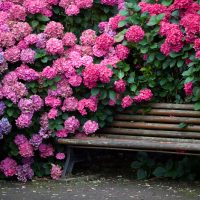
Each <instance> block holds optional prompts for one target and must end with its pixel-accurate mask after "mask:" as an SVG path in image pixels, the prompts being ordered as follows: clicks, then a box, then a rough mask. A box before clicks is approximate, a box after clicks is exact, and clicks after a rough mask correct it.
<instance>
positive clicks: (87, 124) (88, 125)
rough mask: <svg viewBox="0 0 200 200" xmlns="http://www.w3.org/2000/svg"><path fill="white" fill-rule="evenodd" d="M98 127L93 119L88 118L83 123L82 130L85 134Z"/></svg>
mask: <svg viewBox="0 0 200 200" xmlns="http://www.w3.org/2000/svg"><path fill="white" fill-rule="evenodd" d="M98 129H99V125H98V123H97V122H95V121H91V120H88V121H86V122H85V124H84V125H83V131H84V133H85V134H86V135H90V134H92V133H95V132H96V131H97V130H98Z"/></svg>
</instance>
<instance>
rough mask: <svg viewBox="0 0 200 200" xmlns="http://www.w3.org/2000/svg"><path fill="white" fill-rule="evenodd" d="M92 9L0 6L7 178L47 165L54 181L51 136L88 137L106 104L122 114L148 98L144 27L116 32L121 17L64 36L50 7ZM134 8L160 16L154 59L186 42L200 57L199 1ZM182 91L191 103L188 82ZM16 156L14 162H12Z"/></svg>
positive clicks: (0, 110) (53, 3) (65, 1)
mask: <svg viewBox="0 0 200 200" xmlns="http://www.w3.org/2000/svg"><path fill="white" fill-rule="evenodd" d="M100 3H101V4H105V5H109V6H118V9H119V10H121V9H122V10H123V9H125V2H124V0H101V1H100ZM93 4H94V2H93V0H34V1H33V0H22V1H21V0H15V1H10V0H4V1H3V2H1V3H0V74H1V77H2V78H1V80H0V100H1V101H0V115H1V116H2V117H3V118H2V119H1V120H0V138H3V136H4V135H7V134H8V133H10V132H11V127H12V126H13V127H15V129H14V130H13V132H12V133H10V134H9V135H8V137H9V136H10V135H11V136H12V137H13V138H14V141H11V142H10V141H9V142H7V141H5V142H7V143H6V145H7V146H12V149H13V151H12V153H9V155H11V156H6V154H5V155H3V160H2V161H0V172H1V173H3V174H4V175H5V176H6V177H11V176H16V177H17V179H18V180H20V181H23V182H25V181H27V180H29V179H31V178H32V177H33V175H34V174H36V175H37V172H36V171H33V169H35V167H33V162H38V163H39V164H40V163H45V161H47V162H46V163H45V164H44V166H42V167H41V169H42V168H45V170H46V171H48V170H49V175H51V177H52V178H53V179H55V180H57V179H59V177H60V176H61V174H62V167H61V166H60V164H61V161H62V160H63V159H65V154H64V153H63V152H62V148H57V146H56V145H55V144H54V143H53V142H52V138H54V137H58V138H66V137H71V136H77V137H78V136H79V135H81V136H84V137H86V136H89V135H91V134H93V133H95V132H96V131H97V130H98V129H100V128H101V127H103V125H104V121H106V118H107V115H106V114H105V113H103V112H104V110H103V109H104V108H106V109H107V108H108V109H110V110H109V111H110V112H111V110H113V109H112V108H110V107H111V106H120V107H122V108H123V109H125V108H128V107H130V106H132V105H134V106H137V104H139V103H145V102H149V101H150V100H152V98H153V96H154V94H153V93H154V91H155V89H154V88H153V86H152V85H153V84H151V85H150V84H148V83H147V82H148V80H146V81H143V80H142V78H141V76H142V75H143V74H145V77H149V76H151V75H152V74H153V73H154V71H153V70H154V66H151V65H149V66H148V67H149V68H148V70H146V69H145V68H144V67H143V65H145V64H146V63H148V62H149V60H151V58H152V55H151V53H152V52H153V49H154V46H153V44H152V46H151V47H149V46H148V50H147V51H146V49H145V48H143V49H142V50H141V51H140V50H139V45H142V44H144V43H145V42H146V40H147V39H151V38H150V36H149V33H148V32H147V31H146V28H145V26H146V24H145V25H144V23H141V24H139V23H138V22H135V23H134V21H133V22H131V23H132V24H131V23H130V24H129V23H128V24H126V25H125V26H121V25H120V22H122V24H123V23H124V22H126V20H128V19H129V18H127V17H126V16H121V14H120V13H121V12H120V13H115V15H114V16H113V17H111V18H110V19H108V21H103V22H100V23H99V25H98V27H99V32H97V31H94V30H92V29H86V30H84V31H83V32H82V33H81V34H80V36H78V35H76V34H75V33H73V32H70V31H66V26H65V24H63V21H62V20H60V19H57V18H56V17H55V18H54V16H53V15H54V12H55V10H56V9H55V8H58V9H60V8H61V9H64V12H65V14H66V15H68V16H73V15H78V14H79V13H80V10H81V9H88V8H91V7H92V5H93ZM138 6H139V7H141V12H140V14H142V13H145V12H148V13H149V14H150V17H153V16H156V15H159V14H165V16H164V17H163V19H162V20H161V22H160V26H159V30H158V35H156V39H158V40H159V39H160V38H161V39H162V40H160V41H159V45H160V44H161V47H160V46H159V53H158V56H160V54H161V53H162V54H161V55H165V57H166V56H170V54H171V53H172V52H175V53H178V52H181V51H182V50H183V49H184V47H185V45H188V44H189V45H191V46H192V47H191V48H193V51H194V52H196V58H200V39H199V33H200V28H199V27H200V18H199V14H198V11H199V9H200V6H199V4H198V3H196V2H193V1H192V0H181V1H180V0H179V1H178V0H175V1H174V2H173V3H172V4H171V5H170V6H164V5H162V4H159V3H151V4H150V3H147V2H145V1H142V2H140V3H139V4H138ZM176 10H179V11H180V22H179V23H173V22H171V21H170V16H171V15H172V13H173V14H174V12H175V11H176ZM134 12H136V11H134ZM122 13H123V12H122ZM130 13H131V14H133V13H132V12H130ZM123 15H124V14H123ZM134 15H135V14H134ZM45 16H46V17H45ZM61 16H62V15H61ZM47 17H50V18H47ZM51 17H52V18H51ZM37 19H40V20H38V21H37ZM51 19H54V20H55V21H53V20H51ZM59 20H60V21H59ZM148 20H149V18H148ZM191 21H192V22H193V23H191ZM163 39H164V42H163ZM133 46H136V52H134V51H135V50H134V51H133V49H132V47H133ZM137 47H138V49H137ZM149 49H151V50H149ZM151 51H152V52H151ZM149 52H150V54H148V53H149ZM187 53H188V52H187ZM135 54H137V56H135V57H134V59H132V58H133V55H135ZM156 56H157V55H154V57H156ZM140 57H141V58H142V59H141V60H140ZM156 59H157V58H156ZM159 59H160V60H162V59H163V58H162V56H160V57H159V58H158V59H157V60H159ZM184 59H185V58H184ZM157 60H156V61H157ZM125 62H127V63H128V64H127V63H125ZM186 62H187V63H188V65H189V63H192V62H193V58H192V57H187V60H186ZM156 63H158V62H155V66H156ZM159 64H160V63H158V64H157V66H158V65H159ZM157 66H156V67H157ZM159 67H160V65H159ZM145 70H146V71H145ZM159 70H160V69H159ZM178 70H179V69H178ZM178 72H179V71H178ZM159 73H160V72H159ZM137 76H138V77H137ZM149 79H150V78H149ZM149 82H150V81H149ZM159 82H160V81H159ZM182 86H183V83H182ZM149 88H151V89H149ZM182 90H184V91H185V96H188V98H190V96H192V94H193V82H191V81H190V82H187V83H186V84H185V85H184V86H183V87H182ZM156 92H157V91H155V93H156ZM10 110H14V113H12V112H10ZM102 110H103V111H102ZM109 111H108V112H107V113H109ZM111 113H112V112H111ZM4 115H6V117H5V116H4ZM108 115H109V114H108ZM9 117H10V118H9ZM102 122H103V123H102ZM102 124H103V125H102ZM1 141H2V142H3V141H4V140H1ZM1 141H0V142H1ZM15 151H17V153H16V152H15ZM13 152H14V153H13ZM16 154H18V156H19V157H20V159H18V158H17V159H15V157H16ZM20 161H21V163H20ZM46 171H45V173H46Z"/></svg>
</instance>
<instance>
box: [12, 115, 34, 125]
mask: <svg viewBox="0 0 200 200" xmlns="http://www.w3.org/2000/svg"><path fill="white" fill-rule="evenodd" d="M32 117H33V114H32V113H22V114H21V115H20V116H19V117H18V118H17V119H16V120H15V122H16V125H17V127H19V128H28V127H29V126H30V125H31V122H32Z"/></svg>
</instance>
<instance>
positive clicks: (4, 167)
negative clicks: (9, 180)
mask: <svg viewBox="0 0 200 200" xmlns="http://www.w3.org/2000/svg"><path fill="white" fill-rule="evenodd" d="M16 169H17V162H16V161H15V160H13V159H12V158H10V157H7V158H5V159H4V160H2V161H1V162H0V171H1V172H3V173H4V174H5V176H6V177H10V176H14V175H15V173H16Z"/></svg>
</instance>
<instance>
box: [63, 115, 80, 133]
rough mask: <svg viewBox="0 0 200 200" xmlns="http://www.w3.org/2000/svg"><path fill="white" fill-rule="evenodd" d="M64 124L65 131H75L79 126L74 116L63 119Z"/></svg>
mask: <svg viewBox="0 0 200 200" xmlns="http://www.w3.org/2000/svg"><path fill="white" fill-rule="evenodd" d="M64 126H65V129H66V131H67V132H69V133H75V131H76V130H77V129H78V128H79V126H80V122H79V120H78V119H77V118H76V117H75V116H72V117H69V118H68V119H67V120H65V122H64Z"/></svg>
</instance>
